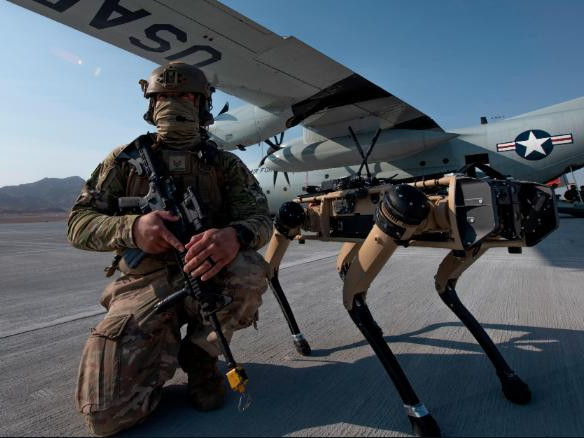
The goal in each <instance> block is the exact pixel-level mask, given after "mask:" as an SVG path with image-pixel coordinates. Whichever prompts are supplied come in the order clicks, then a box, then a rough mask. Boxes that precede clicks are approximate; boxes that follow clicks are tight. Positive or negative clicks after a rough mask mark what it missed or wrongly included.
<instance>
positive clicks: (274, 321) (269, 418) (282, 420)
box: [0, 217, 584, 436]
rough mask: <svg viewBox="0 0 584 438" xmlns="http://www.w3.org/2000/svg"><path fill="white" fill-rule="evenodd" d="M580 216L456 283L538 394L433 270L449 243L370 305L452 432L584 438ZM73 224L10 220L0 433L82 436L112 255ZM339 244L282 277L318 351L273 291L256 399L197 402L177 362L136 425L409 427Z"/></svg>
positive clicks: (257, 366)
mask: <svg viewBox="0 0 584 438" xmlns="http://www.w3.org/2000/svg"><path fill="white" fill-rule="evenodd" d="M583 231H584V220H583V219H574V218H571V217H563V218H562V220H561V226H560V229H559V230H557V231H556V232H555V233H554V234H552V235H551V236H550V237H548V239H546V240H545V241H544V242H543V243H541V244H540V245H539V246H537V247H536V248H528V249H524V252H523V254H522V255H510V254H507V252H506V250H504V249H497V250H490V251H489V252H487V254H486V255H485V256H483V257H482V258H481V259H480V260H479V261H478V262H477V263H476V264H475V265H473V266H472V267H471V268H470V269H469V270H468V271H467V272H466V273H465V275H464V276H463V277H462V279H461V280H460V281H459V283H458V285H457V290H458V292H459V295H460V297H461V299H462V301H463V303H464V304H465V305H466V306H467V307H468V309H469V310H470V311H471V312H473V314H474V315H475V316H476V317H477V319H478V320H479V321H481V323H483V326H484V327H485V328H486V330H487V332H488V333H489V334H490V335H491V336H492V338H493V340H494V342H495V343H496V344H497V345H498V347H499V349H500V351H501V353H502V354H503V356H504V357H505V359H506V360H507V361H508V363H509V364H510V365H511V367H512V368H513V369H514V370H515V371H516V372H517V373H518V374H519V375H520V376H521V378H522V379H523V380H524V381H526V382H527V383H528V384H529V386H530V388H531V391H532V393H533V400H532V402H531V403H530V404H528V405H525V406H516V405H513V404H511V403H510V402H508V401H507V400H506V399H505V398H504V397H503V395H502V393H501V390H500V385H499V382H498V379H497V378H496V377H495V373H494V372H493V369H492V366H491V364H490V362H489V361H488V359H487V358H486V356H485V355H484V354H483V353H482V350H481V349H480V348H479V346H478V345H477V344H476V342H475V341H474V339H473V338H472V336H471V335H470V334H469V332H468V331H467V330H466V329H465V328H464V327H463V326H462V324H461V323H460V322H459V321H458V320H457V319H456V317H455V316H454V315H453V314H452V313H451V312H450V310H449V309H448V308H447V307H446V306H445V305H444V304H443V303H442V302H441V300H440V299H439V298H438V296H437V294H436V292H435V290H434V287H433V276H434V274H435V272H436V269H437V267H438V264H439V263H440V261H441V260H442V257H443V256H444V255H445V254H446V252H447V251H445V250H437V249H425V248H407V249H399V250H398V251H397V252H396V254H395V255H394V257H393V258H392V259H391V260H390V262H389V264H388V265H387V266H386V267H385V268H384V270H383V271H382V272H381V274H380V275H379V276H378V278H377V279H376V280H375V282H374V283H373V285H372V287H371V289H370V291H369V294H368V303H369V306H370V308H371V310H372V313H373V315H374V317H375V318H376V320H377V322H378V324H379V325H380V327H381V328H382V330H383V332H384V335H385V338H386V340H387V341H388V342H389V343H390V346H391V348H392V350H393V352H394V353H395V355H396V357H397V359H398V361H399V362H400V364H401V365H402V367H403V369H404V371H405V372H406V374H407V375H408V377H409V379H410V381H411V383H412V385H413V387H414V389H415V390H416V392H417V394H418V396H419V397H420V399H421V400H422V402H424V403H425V405H426V406H427V407H428V409H429V410H430V412H432V414H433V415H434V417H435V418H436V420H437V421H438V424H439V425H440V428H441V430H442V433H443V434H444V435H448V436H550V435H552V436H582V435H584V417H583V416H582V414H581V413H582V412H583V411H584V331H583V329H584V287H583V285H584V252H583V249H584V233H583ZM64 233H65V223H64V222H54V223H36V224H5V225H0V297H1V303H2V305H1V306H0V375H1V376H2V378H1V379H0V435H1V436H63V435H65V436H84V435H87V431H86V429H85V427H84V424H83V421H82V419H81V417H80V416H79V415H78V414H77V413H76V412H75V410H74V404H73V393H74V388H75V382H76V373H77V366H78V361H79V358H80V355H81V351H82V349H83V345H84V343H85V341H86V339H87V335H88V333H89V329H90V328H91V327H93V326H95V325H96V324H97V323H98V322H99V321H100V320H101V319H102V318H103V309H102V308H101V307H100V306H99V304H98V300H99V296H100V294H101V290H102V289H103V287H104V286H105V284H106V283H107V282H108V280H106V279H105V278H104V275H103V271H102V268H103V267H104V266H107V265H108V264H109V262H110V260H111V254H107V253H92V252H85V251H80V250H76V249H74V248H72V247H70V246H69V245H68V243H67V242H66V239H65V235H64ZM339 247H340V246H339V245H338V244H330V243H329V244H327V243H320V242H308V243H307V244H306V245H304V246H302V245H297V244H293V245H292V246H291V248H290V250H289V251H288V253H287V255H286V258H285V259H284V263H283V266H282V269H281V273H280V280H281V283H282V286H283V288H284V290H285V291H286V293H287V296H288V299H289V300H290V304H291V306H292V308H293V310H294V312H295V314H296V317H297V320H298V323H299V325H300V327H301V329H302V331H303V332H304V334H305V336H306V338H307V339H308V341H309V342H310V345H311V347H312V349H313V354H312V356H311V357H302V356H300V355H298V354H297V353H296V351H295V349H294V346H293V344H292V340H291V337H290V333H289V331H288V328H287V325H286V322H285V320H284V318H283V315H282V313H281V311H280V309H279V307H278V305H277V302H276V300H275V298H274V297H273V295H272V294H271V292H270V291H268V292H266V295H265V298H264V304H263V306H262V308H261V313H260V321H259V327H258V328H259V330H258V331H255V330H253V329H247V330H244V331H241V332H238V333H237V334H236V335H235V337H234V340H233V342H232V347H233V353H234V355H235V357H236V359H237V360H238V361H239V362H241V363H243V365H244V366H245V368H246V370H247V372H248V375H249V378H250V385H249V391H250V393H251V395H252V396H253V399H254V402H253V404H252V406H251V407H250V409H249V410H247V411H246V412H244V413H239V412H238V411H237V409H236V406H237V397H236V395H235V394H229V396H228V399H227V403H226V404H225V406H224V407H223V408H222V409H220V410H218V411H215V412H211V413H199V412H197V411H194V410H193V409H191V408H190V407H189V405H188V403H187V402H186V400H185V397H186V387H185V381H186V376H185V375H184V373H183V372H182V371H180V370H179V371H177V373H176V375H175V377H174V378H173V379H172V380H171V381H170V382H168V384H167V386H166V388H165V391H164V393H163V399H162V402H161V405H160V406H159V408H158V409H157V411H156V412H155V413H154V414H153V415H152V416H151V417H150V418H149V419H148V420H146V421H145V422H144V423H143V424H141V425H139V426H137V427H135V428H133V429H131V430H129V431H127V432H125V433H123V434H122V435H125V436H187V435H197V436H266V435H267V436H275V435H278V436H282V435H289V436H314V435H320V436H355V435H359V436H401V435H408V434H410V431H411V429H410V425H409V422H408V420H407V418H406V416H405V414H404V411H403V408H402V405H401V402H400V399H399V397H398V395H397V392H396V390H395V389H394V387H393V385H392V384H391V381H390V380H389V378H388V377H387V375H386V374H385V372H384V370H383V368H382V367H381V365H380V363H379V361H378V359H377V358H376V356H375V355H374V354H373V352H372V350H371V348H370V347H369V345H368V344H367V343H366V341H365V340H364V339H363V337H362V336H361V334H360V332H359V331H358V330H357V328H356V327H355V326H354V324H353V323H352V321H351V320H350V318H349V316H348V314H347V312H346V311H345V309H344V307H343V306H342V303H341V281H340V280H339V278H338V276H337V274H336V272H335V267H334V265H335V258H336V253H337V251H338V249H339Z"/></svg>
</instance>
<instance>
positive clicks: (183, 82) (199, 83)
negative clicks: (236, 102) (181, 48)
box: [139, 62, 215, 126]
mask: <svg viewBox="0 0 584 438" xmlns="http://www.w3.org/2000/svg"><path fill="white" fill-rule="evenodd" d="M139 83H140V86H141V87H142V91H143V92H144V97H145V98H147V99H150V105H149V108H148V112H147V113H146V114H144V119H145V120H146V121H147V122H149V123H151V124H154V120H153V119H152V117H153V110H154V105H155V97H156V94H158V93H194V94H198V95H199V96H200V99H199V109H200V114H199V119H200V123H201V126H206V125H210V124H211V123H213V116H212V114H211V109H212V104H211V94H212V93H213V91H215V90H214V88H212V87H211V86H210V84H209V81H208V80H207V77H206V76H205V73H203V71H202V70H200V69H198V68H197V67H195V66H193V65H189V64H185V63H184V62H171V63H169V64H165V65H161V66H160V67H157V68H155V69H154V70H153V71H152V73H151V74H150V77H149V78H148V81H145V80H144V79H140V81H139Z"/></svg>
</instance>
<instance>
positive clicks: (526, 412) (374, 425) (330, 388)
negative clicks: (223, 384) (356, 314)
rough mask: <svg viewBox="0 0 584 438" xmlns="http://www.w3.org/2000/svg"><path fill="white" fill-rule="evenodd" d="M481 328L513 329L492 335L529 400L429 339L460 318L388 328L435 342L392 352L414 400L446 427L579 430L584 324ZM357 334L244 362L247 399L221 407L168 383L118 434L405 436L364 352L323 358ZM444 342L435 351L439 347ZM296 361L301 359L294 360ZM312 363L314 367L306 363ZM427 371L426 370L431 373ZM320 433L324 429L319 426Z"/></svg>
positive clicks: (404, 337)
mask: <svg viewBox="0 0 584 438" xmlns="http://www.w3.org/2000/svg"><path fill="white" fill-rule="evenodd" d="M484 327H485V328H486V329H487V330H503V331H512V332H517V335H516V336H513V337H512V338H511V339H509V340H508V341H505V342H502V343H499V344H498V346H499V348H500V351H501V352H502V354H503V355H504V357H505V358H506V360H507V361H508V362H509V364H510V365H511V366H512V368H514V369H515V370H516V371H517V372H518V374H519V375H520V376H521V377H522V378H523V379H524V380H525V381H526V382H527V383H528V384H529V386H530V388H531V391H532V393H533V400H532V402H531V403H530V404H528V405H526V406H517V405H513V404H512V403H510V402H508V401H507V400H506V399H505V398H504V397H503V395H502V393H501V390H500V385H499V382H498V379H496V377H495V373H494V371H493V369H492V366H491V364H490V362H489V361H488V359H487V358H486V356H485V355H484V354H478V353H482V350H480V348H479V347H478V345H476V344H475V343H474V342H463V341H449V340H443V339H435V338H429V337H428V336H425V335H429V334H430V333H432V332H433V331H436V330H438V329H444V328H447V329H448V328H449V329H462V330H465V329H464V327H463V326H462V324H461V323H453V322H452V323H451V322H447V323H440V324H432V325H429V326H427V327H425V328H423V329H421V330H417V331H412V332H410V333H404V334H401V335H396V336H386V338H385V339H386V340H387V341H388V342H390V343H398V342H400V343H410V344H417V345H426V346H431V347H436V349H437V351H436V353H434V352H433V353H432V354H420V353H402V354H397V355H396V356H397V358H398V360H399V362H400V364H401V365H402V367H403V368H404V370H405V372H406V374H407V375H408V377H409V379H410V381H411V383H412V385H413V387H414V388H415V390H416V392H417V394H418V395H419V397H420V399H421V400H422V401H423V402H424V403H425V404H426V406H427V407H428V408H429V409H430V411H431V412H432V413H433V415H434V417H435V418H436V419H437V421H438V423H439V425H440V427H441V429H442V433H443V434H444V435H450V436H454V435H462V436H471V435H479V436H485V435H489V436H495V435H497V436H500V435H507V436H550V435H552V436H578V435H580V436H581V435H582V434H584V419H583V418H582V416H581V415H580V413H581V411H582V409H583V408H584V396H583V393H584V391H582V389H584V361H582V360H581V355H580V353H579V352H581V351H583V349H584V332H583V331H580V330H567V329H554V328H541V327H529V326H519V325H506V324H485V325H484ZM363 345H366V342H365V341H361V342H356V343H352V344H349V345H345V346H339V347H335V348H330V349H320V350H319V349H317V350H315V351H314V352H313V357H312V358H302V357H300V356H297V361H296V364H297V365H300V367H298V366H297V367H294V368H292V367H290V366H286V365H274V364H262V363H247V364H245V368H246V370H247V372H248V375H249V376H250V379H251V382H252V383H251V385H250V391H251V392H252V395H253V397H254V402H253V404H252V406H251V407H250V409H249V410H247V411H246V412H244V413H239V412H238V411H237V410H236V406H237V396H236V395H235V394H233V393H230V394H229V395H228V400H227V403H226V405H225V406H224V407H223V408H222V409H220V410H218V411H214V412H209V413H200V412H197V411H195V410H193V409H191V408H190V407H189V406H188V404H187V403H186V399H185V398H186V388H185V385H170V386H167V387H166V388H165V390H164V393H163V398H162V401H161V405H160V406H159V408H158V410H157V411H156V412H155V413H154V414H153V415H152V416H151V418H149V419H148V420H147V421H146V422H144V423H143V424H142V425H140V426H138V427H136V428H133V429H131V430H129V431H127V432H125V433H123V434H121V435H123V436H137V435H138V436H147V435H155V436H165V435H166V436H169V435H172V436H177V435H179V436H181V435H197V436H228V435H230V436H233V435H236V436H283V435H288V434H293V435H314V434H315V433H316V434H319V432H318V431H317V432H312V430H313V428H317V427H324V426H330V427H331V429H329V430H330V433H331V434H334V433H335V432H337V433H343V434H345V435H351V434H352V435H354V434H355V433H359V434H363V433H364V432H363V431H362V430H359V429H355V427H356V426H359V427H366V428H370V429H371V430H369V431H368V432H365V433H366V434H375V435H378V434H379V433H382V434H383V432H385V434H387V433H392V432H393V433H395V434H397V435H403V434H410V433H411V429H410V425H409V422H408V421H407V419H406V416H405V415H404V412H403V409H402V406H401V401H400V399H399V397H398V395H397V392H396V391H395V389H394V387H393V385H392V384H391V382H390V380H389V378H388V377H387V376H386V374H385V372H384V370H383V368H382V367H381V365H380V363H379V361H378V360H377V358H376V357H375V356H373V355H372V354H371V355H369V356H367V357H364V358H361V359H358V360H357V361H356V362H354V363H346V362H338V361H336V360H335V358H334V357H331V361H330V362H329V361H325V360H323V359H319V358H326V357H329V356H332V355H334V353H336V352H339V351H342V350H351V349H355V348H358V347H361V346H363ZM440 350H443V351H440ZM299 362H301V363H299ZM313 362H316V363H317V364H316V365H314V366H313V365H312V363H313ZM429 376H432V377H431V378H430V377H429ZM320 433H322V432H320Z"/></svg>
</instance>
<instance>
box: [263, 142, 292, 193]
mask: <svg viewBox="0 0 584 438" xmlns="http://www.w3.org/2000/svg"><path fill="white" fill-rule="evenodd" d="M283 140H284V132H283V131H282V132H280V136H279V137H278V136H276V135H274V139H273V141H272V140H270V139H269V138H268V139H266V140H264V142H265V143H266V144H267V145H268V146H269V147H268V152H267V153H266V155H265V156H264V157H263V158H262V160H261V161H260V167H261V166H263V165H264V163H265V162H266V158H268V157H269V156H270V155H272V154H273V153H274V152H276V151H279V150H280V149H282V146H281V144H282V141H283ZM283 173H284V178H285V179H286V183H288V185H290V178H289V177H288V172H283ZM277 179H278V171H276V170H275V171H274V186H276V180H277Z"/></svg>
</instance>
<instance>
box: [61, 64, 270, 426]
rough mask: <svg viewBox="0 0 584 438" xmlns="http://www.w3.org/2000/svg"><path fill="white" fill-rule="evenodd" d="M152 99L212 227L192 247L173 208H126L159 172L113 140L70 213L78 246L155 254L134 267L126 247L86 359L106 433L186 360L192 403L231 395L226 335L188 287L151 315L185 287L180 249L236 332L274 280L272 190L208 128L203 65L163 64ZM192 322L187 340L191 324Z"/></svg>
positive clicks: (84, 376)
mask: <svg viewBox="0 0 584 438" xmlns="http://www.w3.org/2000/svg"><path fill="white" fill-rule="evenodd" d="M140 84H141V85H142V89H143V91H144V96H145V97H146V98H148V99H149V108H148V112H147V113H146V114H145V115H144V118H145V119H146V120H147V121H148V122H150V123H151V124H154V125H156V127H157V133H156V134H155V138H153V140H154V141H155V144H154V146H153V150H154V153H155V156H156V157H157V159H160V160H163V162H164V163H165V164H166V167H167V169H168V172H169V174H170V175H171V176H172V178H173V181H174V183H175V185H176V186H177V188H178V191H181V190H183V191H184V190H185V189H186V187H188V186H190V187H192V188H193V189H194V190H196V192H197V193H198V195H199V198H200V199H201V201H202V203H203V206H204V208H205V209H206V213H207V214H208V216H209V217H210V221H211V223H212V224H213V228H211V229H208V230H206V231H205V232H203V233H200V234H198V235H195V236H192V238H191V239H190V241H189V242H187V243H186V244H185V245H184V246H183V242H180V241H178V240H177V239H176V237H175V236H173V235H172V234H171V233H170V232H169V231H168V229H167V228H166V227H165V222H167V221H171V222H172V221H176V220H177V218H176V217H174V216H172V215H171V214H170V213H168V212H164V211H154V212H151V213H148V214H145V215H135V214H120V212H119V210H118V198H120V197H123V196H144V195H145V194H146V193H147V192H148V181H147V179H146V178H145V177H144V176H140V175H138V174H137V173H136V172H135V170H134V168H133V166H131V164H130V163H128V162H127V161H124V160H121V159H120V158H119V155H120V152H121V151H122V150H123V149H124V146H121V147H118V148H116V149H114V150H113V151H112V152H111V153H110V154H109V155H108V156H107V157H106V159H105V160H104V161H103V162H102V163H101V164H100V165H99V166H98V167H97V168H96V169H95V171H94V172H93V174H92V175H91V177H90V178H89V180H88V181H87V182H86V184H85V186H84V188H83V189H82V191H81V193H80V195H79V197H78V198H77V200H76V202H75V205H74V206H73V208H72V210H71V214H70V216H69V221H68V233H67V236H68V239H69V241H70V242H71V243H72V244H73V246H75V247H76V248H80V249H85V250H93V251H116V252H117V254H118V255H120V254H121V253H122V251H123V250H124V249H125V248H139V249H141V250H142V251H143V252H144V253H146V256H145V257H144V259H143V260H142V261H141V262H140V264H139V265H138V266H137V267H135V268H131V267H130V266H129V264H128V263H126V262H125V260H124V259H123V258H122V259H121V261H119V257H116V259H114V260H115V261H119V263H115V264H113V265H112V266H111V267H110V268H109V269H107V268H106V270H107V271H109V273H110V274H111V273H113V271H114V269H117V270H119V271H120V272H121V274H120V275H119V277H118V278H117V279H116V280H115V281H113V282H112V283H110V284H109V285H108V286H107V287H106V288H105V290H104V292H103V294H102V297H101V300H100V302H101V304H102V305H103V306H104V307H105V308H106V309H107V314H106V316H105V318H104V320H103V321H101V322H100V323H99V324H98V325H97V326H96V327H95V328H94V329H92V333H91V334H90V336H89V339H88V341H87V344H86V345H85V349H84V351H83V355H82V358H81V363H80V367H79V378H78V383H77V391H76V402H77V408H78V410H79V411H80V412H81V413H82V414H83V416H84V418H85V421H86V424H87V426H88V428H89V429H90V431H91V432H93V433H94V434H96V435H101V436H106V435H111V434H114V433H117V432H119V431H120V430H122V429H125V428H128V427H130V426H132V425H134V424H136V423H138V422H140V421H142V420H143V419H144V418H145V417H146V416H147V415H148V414H149V413H150V412H152V411H153V410H154V409H155V408H156V406H157V405H158V403H159V401H160V398H161V392H162V387H163V385H164V382H166V381H167V380H168V379H170V378H171V377H172V376H173V375H174V372H175V370H176V368H177V366H178V365H179V364H180V366H181V367H182V368H183V370H184V371H185V372H186V373H187V374H188V395H189V399H190V401H191V402H192V404H193V406H194V407H195V408H197V409H199V410H202V411H207V410H211V409H217V408H219V407H220V406H221V405H222V404H223V401H224V396H225V387H224V380H223V377H222V376H221V374H220V373H219V370H218V369H217V356H218V355H219V349H218V344H217V338H216V334H215V333H214V332H213V331H212V329H211V328H210V327H209V325H208V324H206V323H204V322H203V321H202V320H201V318H200V316H199V312H198V310H199V309H198V307H197V303H196V302H195V301H194V300H192V299H191V298H190V297H187V298H186V299H185V300H183V301H182V302H181V303H179V304H178V305H176V306H175V308H173V309H171V310H169V311H166V312H162V313H160V314H156V315H155V316H154V317H152V318H149V319H147V320H146V319H145V316H146V315H148V314H149V313H150V312H151V310H152V307H153V305H154V304H156V303H157V302H158V301H159V300H160V299H161V298H164V297H166V296H168V295H170V294H171V293H172V292H174V291H177V290H179V289H181V288H182V287H183V284H184V279H183V278H182V275H181V272H179V269H178V267H177V265H176V264H175V263H174V262H173V260H174V258H173V257H172V252H171V251H170V250H171V249H177V250H179V251H185V250H187V251H188V252H187V254H186V257H185V262H186V263H185V271H186V272H188V273H190V274H191V275H194V276H197V277H200V278H201V280H202V281H204V282H208V284H210V285H211V286H212V288H214V290H216V291H217V292H218V293H224V294H226V295H229V296H231V297H232V298H233V302H232V303H231V304H230V305H228V306H227V307H225V308H224V309H222V310H221V311H220V312H219V313H218V317H219V321H220V323H221V325H222V327H223V331H224V333H225V335H226V338H227V339H228V340H230V339H231V336H232V334H233V332H234V331H235V330H238V329H242V328H244V327H248V326H250V325H251V324H253V323H254V321H255V319H256V318H257V310H258V307H259V306H260V304H261V295H262V294H263V293H264V291H265V290H266V287H267V281H266V276H267V266H266V263H265V262H264V260H263V258H262V257H261V256H260V255H259V254H258V253H257V252H256V251H255V250H257V249H259V248H260V247H262V246H263V245H265V244H266V243H267V242H268V240H269V239H270V236H271V233H272V222H271V219H270V217H269V214H268V206H267V200H266V197H265V196H264V194H263V193H262V190H261V188H260V187H259V184H258V183H257V181H256V179H255V178H254V177H253V175H252V174H251V173H250V171H249V169H247V167H246V166H245V165H244V164H243V163H242V161H241V160H240V159H239V158H238V157H237V156H235V155H233V154H231V153H228V152H225V151H221V150H218V149H217V148H216V146H215V145H214V143H212V142H211V141H209V140H208V137H207V134H206V130H205V129H204V126H206V125H208V124H210V123H212V116H211V114H210V107H211V88H210V86H209V83H208V82H207V79H206V78H205V75H204V74H203V72H202V71H201V70H199V69H197V68H195V67H193V66H190V65H187V64H184V63H170V64H168V65H165V66H162V67H159V68H157V69H155V70H154V71H153V72H152V74H151V75H150V78H149V80H148V82H146V81H143V80H142V81H140ZM185 323H188V327H187V336H186V337H185V338H184V339H183V340H182V341H181V333H180V328H181V326H182V325H184V324H185Z"/></svg>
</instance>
